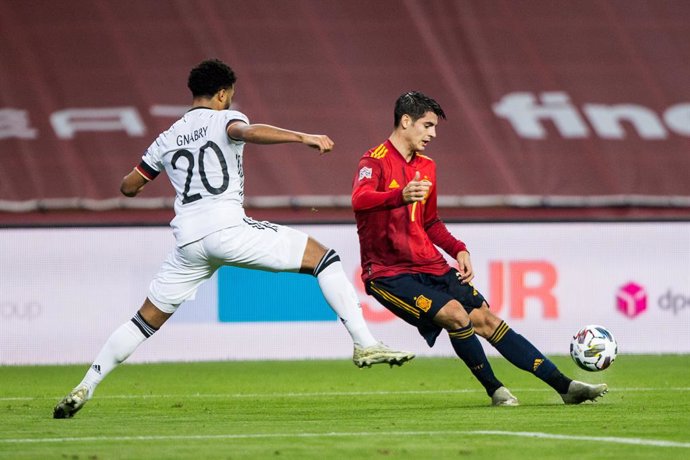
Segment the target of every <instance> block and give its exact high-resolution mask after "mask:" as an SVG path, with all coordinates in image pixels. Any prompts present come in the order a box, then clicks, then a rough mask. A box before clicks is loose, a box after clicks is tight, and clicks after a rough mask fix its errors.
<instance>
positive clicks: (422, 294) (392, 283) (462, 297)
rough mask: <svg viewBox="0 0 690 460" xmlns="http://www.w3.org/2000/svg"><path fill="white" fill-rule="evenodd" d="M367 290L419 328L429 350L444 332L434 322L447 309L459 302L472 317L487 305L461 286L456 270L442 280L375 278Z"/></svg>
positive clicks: (469, 287) (419, 276)
mask: <svg viewBox="0 0 690 460" xmlns="http://www.w3.org/2000/svg"><path fill="white" fill-rule="evenodd" d="M366 290H367V294H369V295H371V296H373V297H374V298H375V299H376V300H378V301H379V302H380V303H381V305H383V306H384V307H386V308H387V309H388V310H390V311H391V312H392V313H394V314H395V315H396V316H397V317H399V318H401V319H403V320H404V321H406V322H408V323H409V324H412V325H413V326H416V327H417V330H419V333H420V334H421V335H422V337H424V339H425V340H426V342H427V343H428V344H429V346H430V347H433V346H434V343H435V342H436V338H437V337H438V335H439V334H440V333H441V330H442V328H441V327H440V326H437V325H436V324H434V321H433V318H434V316H436V314H437V313H438V311H439V310H440V309H441V308H443V306H444V305H446V304H447V303H448V302H450V301H451V300H457V301H458V302H460V304H461V305H462V306H463V307H464V308H465V311H467V313H468V314H469V313H470V312H471V311H472V310H474V309H475V308H479V307H481V306H482V304H483V303H484V302H485V299H484V296H483V295H482V294H481V293H480V292H479V291H477V290H476V289H475V288H474V286H472V285H471V284H462V283H460V280H459V279H458V271H457V270H456V269H454V268H451V269H450V270H449V271H448V272H447V273H445V274H443V275H440V276H437V275H428V274H425V273H407V274H403V275H397V276H389V277H383V278H376V279H373V280H369V281H368V282H367V286H366Z"/></svg>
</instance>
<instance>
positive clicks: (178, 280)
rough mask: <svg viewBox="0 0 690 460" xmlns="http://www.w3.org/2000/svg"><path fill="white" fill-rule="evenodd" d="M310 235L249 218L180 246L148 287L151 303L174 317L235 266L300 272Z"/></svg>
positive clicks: (170, 255)
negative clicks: (220, 271) (217, 276)
mask: <svg viewBox="0 0 690 460" xmlns="http://www.w3.org/2000/svg"><path fill="white" fill-rule="evenodd" d="M308 238H309V235H307V234H306V233H304V232H300V231H299V230H295V229H294V228H290V227H285V226H283V225H277V224H272V223H270V222H259V221H255V220H253V219H250V218H249V217H246V218H245V219H244V221H243V223H242V224H240V225H238V226H236V227H229V228H224V229H222V230H219V231H217V232H214V233H211V234H210V235H207V236H205V237H204V238H202V239H200V240H198V241H195V242H193V243H189V244H187V245H185V246H182V247H176V248H175V249H174V250H173V252H171V253H170V254H169V255H168V257H167V259H166V260H165V262H163V265H162V266H161V268H160V270H158V273H157V274H156V276H155V277H154V279H153V281H151V284H150V286H149V296H148V297H149V300H150V301H151V302H152V303H153V304H154V305H155V306H156V307H158V309H160V310H161V311H164V312H166V313H174V312H175V310H177V307H178V306H179V305H180V304H181V303H182V302H184V301H185V300H187V299H191V298H193V297H194V295H195V294H196V291H197V289H198V287H199V286H200V285H201V283H203V282H204V281H206V280H207V279H209V278H210V277H211V276H213V274H214V273H215V271H216V270H218V268H219V267H221V266H223V265H231V266H234V267H245V268H252V269H256V270H264V271H271V272H284V271H287V272H297V271H299V269H300V267H301V265H302V258H303V257H304V251H305V249H306V247H307V240H308Z"/></svg>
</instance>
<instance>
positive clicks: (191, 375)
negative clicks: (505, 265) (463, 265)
mask: <svg viewBox="0 0 690 460" xmlns="http://www.w3.org/2000/svg"><path fill="white" fill-rule="evenodd" d="M553 360H554V361H555V362H556V364H557V365H558V366H559V367H560V368H561V370H562V371H563V372H565V373H566V374H568V375H570V376H571V377H573V378H576V379H580V380H588V381H591V382H601V381H605V382H606V383H608V384H609V388H610V391H609V394H607V395H606V396H604V398H602V399H600V400H599V401H598V402H596V403H585V404H582V405H579V406H565V405H563V404H562V403H561V401H560V398H559V396H558V395H557V394H556V393H555V392H553V391H552V390H551V389H550V388H548V387H547V386H546V385H545V384H543V383H542V382H541V381H539V380H537V379H536V378H534V377H532V376H531V375H529V374H527V373H525V372H522V371H519V370H517V369H515V368H513V367H512V366H511V365H509V364H508V363H507V362H506V361H505V360H504V359H502V358H492V359H491V362H492V365H493V366H494V368H495V370H496V373H497V375H498V376H499V378H500V379H501V380H502V381H503V382H504V383H505V384H506V386H508V387H509V388H510V389H511V390H512V391H513V393H514V394H515V395H516V396H517V397H518V398H519V399H520V402H521V405H520V406H519V407H503V408H494V407H490V405H489V398H488V397H487V396H486V394H485V393H484V392H483V391H482V390H481V389H480V387H479V384H478V383H477V382H476V381H475V380H474V379H473V378H472V377H471V375H470V373H469V371H468V370H467V369H466V368H465V367H464V366H463V365H462V364H461V363H460V361H459V360H457V359H453V358H433V359H432V358H417V359H415V360H414V361H412V362H410V363H408V364H405V365H404V366H402V367H400V368H392V369H391V368H388V366H381V365H379V366H374V367H373V368H371V369H361V370H360V369H357V368H356V367H355V366H353V365H352V363H351V362H350V361H348V360H342V361H294V362H291V361H281V362H275V361H273V362H222V363H221V362H218V363H175V364H172V363H171V364H136V365H135V364H125V365H123V366H121V367H119V368H118V369H116V370H115V371H114V372H113V373H112V374H111V375H110V376H109V377H108V379H106V380H105V381H104V382H103V383H102V384H101V386H100V387H99V388H98V390H97V392H96V395H95V398H94V399H93V400H91V401H90V402H89V403H88V404H87V405H86V406H85V407H84V409H82V411H81V412H79V413H78V414H77V415H76V416H75V417H74V418H73V419H68V420H54V419H52V408H53V406H54V405H55V403H56V402H57V400H58V399H59V398H60V397H62V396H64V394H65V393H66V392H67V391H69V390H70V389H71V388H72V387H73V386H74V385H75V384H76V383H78V381H79V380H80V379H81V377H82V375H83V373H84V371H85V370H86V366H31V367H28V366H16V367H15V366H6V367H0V408H1V409H0V459H52V458H54V459H92V460H95V459H118V458H132V459H173V458H190V459H264V458H270V459H398V458H414V459H446V458H448V459H450V458H454V459H455V458H471V459H510V460H512V459H518V460H519V459H529V460H538V459H545V458H546V459H548V458H554V459H556V458H557V459H564V458H577V459H600V460H604V459H641V458H645V459H660V458H663V459H676V458H677V459H681V458H682V459H687V458H690V355H658V356H655V355H650V356H627V355H623V356H619V357H618V359H617V360H616V362H615V363H614V364H613V365H612V366H611V368H609V369H607V370H606V371H603V372H598V373H588V372H585V371H581V370H579V369H577V368H576V367H575V365H574V364H573V363H572V362H571V361H570V358H568V357H564V356H559V357H555V358H554V359H553Z"/></svg>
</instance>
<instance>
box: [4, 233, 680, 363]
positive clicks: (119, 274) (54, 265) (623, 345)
mask: <svg viewBox="0 0 690 460" xmlns="http://www.w3.org/2000/svg"><path fill="white" fill-rule="evenodd" d="M295 227H296V228H299V229H301V230H303V231H306V232H307V233H309V234H310V235H312V236H314V237H315V238H316V239H318V240H319V241H321V242H323V243H324V244H325V245H327V246H330V247H333V248H334V249H336V250H337V251H338V252H339V254H340V255H341V259H342V261H343V266H344V268H345V270H346V272H347V273H348V275H349V276H350V277H351V279H352V281H353V283H354V285H355V287H356V289H357V292H358V294H359V296H360V300H361V303H362V308H363V310H364V314H365V317H366V318H367V320H368V322H369V324H370V326H371V329H372V331H373V332H374V334H375V335H376V336H377V337H378V338H380V339H382V340H383V341H385V342H387V343H389V344H390V345H392V346H395V347H400V348H405V349H409V350H412V351H414V352H416V353H418V354H419V355H421V356H452V355H453V351H452V348H451V346H450V344H449V343H448V340H447V338H445V337H443V338H441V339H440V340H439V342H438V343H437V345H436V346H435V347H434V348H433V349H430V348H428V347H427V346H426V345H425V343H424V341H423V340H422V339H421V337H419V336H418V334H417V332H416V330H415V329H414V328H412V327H409V326H407V325H405V324H404V323H402V322H401V321H400V320H398V319H396V318H394V317H393V316H392V315H391V314H390V313H389V312H387V311H386V310H385V309H383V308H382V307H381V306H380V305H379V304H377V303H376V302H375V301H374V300H373V299H372V298H371V297H369V296H367V295H366V294H365V293H364V292H363V286H362V283H361V281H360V280H359V271H358V270H359V269H358V261H359V246H358V242H357V234H356V228H355V226H354V225H296V226H295ZM449 228H450V230H451V231H452V232H453V233H454V234H455V235H458V236H459V237H461V238H462V239H463V240H464V241H465V242H466V243H467V244H468V247H469V249H470V251H471V253H472V261H473V265H474V269H475V272H476V278H475V281H474V283H473V284H474V286H475V287H476V288H477V289H479V290H480V291H481V292H482V293H483V294H484V295H485V297H487V299H488V300H489V302H490V303H491V306H492V309H493V310H494V311H496V312H497V313H498V314H499V315H500V316H502V317H503V318H504V319H505V320H506V321H507V322H508V323H509V324H510V325H511V327H513V329H515V330H517V331H518V332H520V333H522V334H523V335H525V336H526V337H528V338H529V339H530V340H532V341H533V342H534V343H535V345H537V346H538V347H539V348H541V349H542V350H543V351H544V352H545V353H546V354H566V353H568V345H569V342H570V338H571V336H572V334H574V333H575V332H576V331H577V330H578V329H579V328H580V327H581V326H584V325H585V324H602V325H605V326H607V327H608V328H609V329H610V330H611V332H612V333H613V334H614V335H615V336H616V339H617V340H618V343H619V348H620V349H619V351H620V353H689V352H690V340H689V337H690V334H689V332H690V283H689V282H688V281H689V280H690V223H689V222H657V223H654V222H644V223H643V222H639V223H636V222H633V223H584V222H580V223H501V224H496V223H494V224H487V223H472V224H449ZM173 245H174V240H173V237H172V232H171V231H170V230H169V229H168V228H163V227H119V228H118V227H113V228H52V229H48V228H22V229H10V228H7V229H2V230H0V274H1V276H0V364H2V365H8V364H63V363H87V362H90V361H91V360H92V359H93V357H94V356H95V354H96V352H97V351H98V349H99V348H100V347H101V345H102V344H103V342H104V341H105V340H106V339H107V337H108V336H109V334H110V333H111V332H112V331H113V330H114V329H115V328H116V327H117V326H118V325H119V324H121V323H123V322H125V321H127V320H129V319H130V318H131V317H132V315H133V314H134V312H135V311H136V310H137V309H138V307H139V306H140V305H141V302H142V301H143V299H144V297H145V296H146V293H147V288H148V284H149V282H150V280H151V278H152V276H153V275H154V274H155V273H156V271H157V270H158V267H159V266H160V264H161V263H162V261H163V260H164V258H165V256H166V255H167V253H168V252H169V251H170V250H171V248H172V247H173ZM486 349H487V353H488V354H490V355H496V353H495V351H494V350H493V348H491V347H490V346H487V347H486ZM351 352H352V345H351V342H350V339H349V337H348V335H347V333H346V331H345V329H344V328H343V327H342V325H340V323H339V322H338V321H337V318H336V316H335V314H334V313H333V312H332V311H331V310H330V309H329V308H328V306H327V304H326V302H325V300H324V299H323V297H322V296H321V294H320V291H319V290H318V285H317V283H316V280H315V279H313V278H312V277H309V276H303V275H297V274H285V273H283V274H275V273H264V272H256V271H247V270H241V269H236V268H229V267H223V268H221V269H220V270H219V271H218V272H217V273H216V275H214V276H213V278H211V279H210V280H209V281H208V282H206V283H205V284H204V285H203V286H202V287H201V288H200V289H199V291H198V292H197V295H196V297H195V298H194V299H192V300H189V301H188V302H186V303H185V304H183V305H182V306H181V307H180V309H179V311H178V312H177V313H176V314H175V315H174V316H173V318H172V319H171V320H170V321H169V322H168V324H166V325H165V326H164V327H163V328H162V329H161V330H160V331H159V332H157V333H156V335H155V336H154V337H153V338H152V339H151V340H148V341H147V342H145V343H144V344H143V345H142V346H141V347H140V349H139V350H137V351H136V353H135V354H134V355H133V356H132V357H131V358H130V361H131V362H144V361H146V362H160V361H208V360H264V359H321V358H325V359H335V358H339V359H340V358H347V357H349V356H350V354H351Z"/></svg>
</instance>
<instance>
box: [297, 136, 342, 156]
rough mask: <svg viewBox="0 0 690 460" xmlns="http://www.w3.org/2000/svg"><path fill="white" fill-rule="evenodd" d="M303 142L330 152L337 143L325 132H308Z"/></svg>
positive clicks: (322, 151)
mask: <svg viewBox="0 0 690 460" xmlns="http://www.w3.org/2000/svg"><path fill="white" fill-rule="evenodd" d="M302 143H303V144H306V145H308V146H309V147H311V148H314V149H317V150H318V151H319V152H321V153H326V152H330V151H331V150H333V146H334V145H335V143H334V142H333V141H332V140H331V138H330V137H328V136H326V135H325V134H306V135H305V136H304V139H303V140H302Z"/></svg>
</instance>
